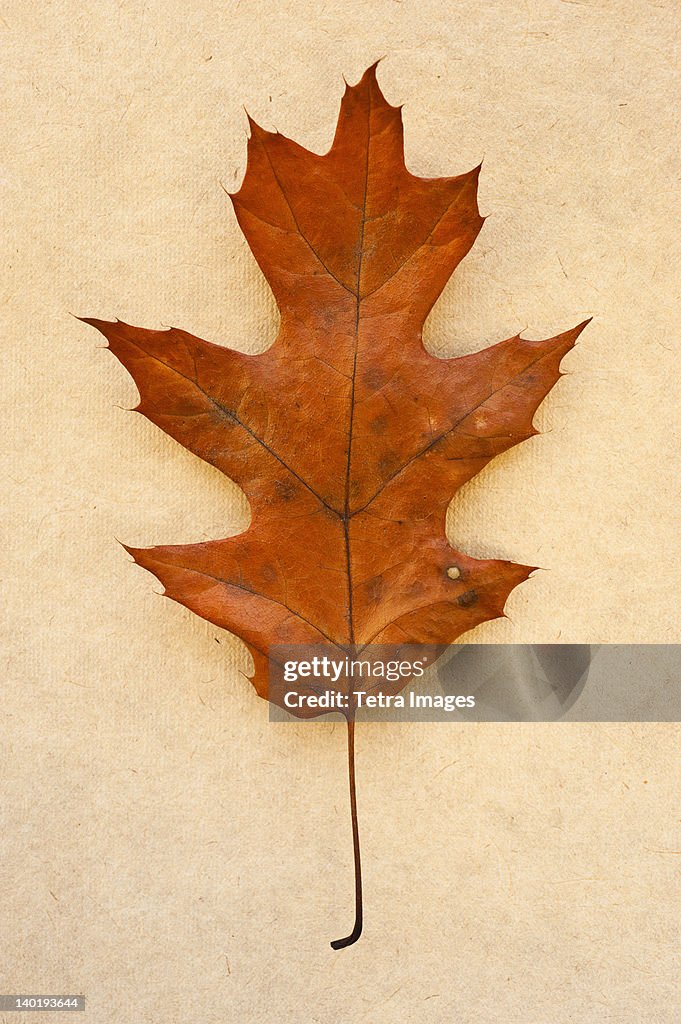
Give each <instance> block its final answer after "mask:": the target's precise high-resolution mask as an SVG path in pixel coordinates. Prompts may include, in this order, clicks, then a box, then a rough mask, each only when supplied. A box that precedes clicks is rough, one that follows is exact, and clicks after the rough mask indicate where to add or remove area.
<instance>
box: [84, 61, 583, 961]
mask: <svg viewBox="0 0 681 1024" xmlns="http://www.w3.org/2000/svg"><path fill="white" fill-rule="evenodd" d="M249 123H250V131H251V134H250V138H249V142H248V163H247V169H246V174H245V177H244V181H243V184H242V186H241V188H240V189H239V191H238V192H237V193H236V194H234V195H232V196H231V200H232V203H233V206H234V210H235V213H236V217H237V220H238V222H239V225H240V226H241V229H242V231H243V233H244V235H245V236H246V238H247V240H248V243H249V245H250V247H251V249H252V251H253V254H254V256H255V258H256V260H257V261H258V264H259V266H260V268H261V269H262V271H263V273H264V275H265V277H266V278H267V280H268V282H269V284H270V286H271V288H272V291H273V292H274V296H275V298H276V301H277V305H278V307H279V311H280V314H281V327H280V330H279V334H278V336H277V339H276V341H275V342H274V344H273V345H272V346H271V348H270V349H269V350H268V351H266V352H265V353H263V354H261V355H256V356H252V355H246V354H244V353H242V352H239V351H235V350H233V349H230V348H227V347H223V346H221V345H214V344H209V343H208V342H205V341H202V340H200V339H199V338H196V337H193V336H192V335H191V334H187V333H186V332H185V331H182V330H177V329H174V328H173V329H170V330H165V331H153V330H145V329H143V328H138V327H131V326H130V325H128V324H125V323H121V322H120V321H115V322H113V323H109V322H105V321H101V320H94V319H87V322H88V323H90V324H92V325H93V326H95V327H96V328H98V329H99V330H100V331H101V332H102V333H103V334H104V335H105V337H106V338H107V340H108V343H109V347H110V348H111V350H112V352H113V353H114V354H115V355H116V356H117V357H118V359H120V361H121V362H122V363H123V365H124V366H125V367H126V368H127V369H128V371H129V372H130V373H131V375H132V376H133V378H134V380H135V382H136V384H137V387H138V389H139V393H140V402H139V405H138V406H137V411H139V412H141V413H142V414H143V415H144V416H146V417H147V418H148V419H150V420H151V421H152V422H153V423H155V424H157V425H158V426H159V427H161V429H162V430H164V431H165V432H166V433H167V434H169V435H170V436H171V437H173V438H175V440H177V441H179V442H180V444H182V445H184V447H185V448H188V449H189V450H190V451H192V452H194V453H195V454H196V455H199V456H200V457H201V458H202V459H204V460H205V461H206V462H209V463H210V464H211V465H213V466H215V467H217V468H218V469H219V470H221V471H222V472H223V473H225V474H226V475H227V476H229V477H231V478H232V479H233V480H235V481H236V482H237V483H238V484H239V485H240V486H241V487H242V488H243V490H244V491H245V493H246V495H247V498H248V501H249V503H250V508H251V514H252V520H251V524H250V526H249V528H248V529H247V530H246V531H245V532H244V533H242V534H240V535H239V536H236V537H230V538H228V539H226V540H216V541H209V542H207V543H200V544H182V545H171V546H169V545H161V546H157V547H152V548H128V550H129V551H130V552H131V554H132V555H133V557H134V558H135V560H136V562H137V563H138V564H139V565H141V566H144V567H145V568H146V569H148V570H150V571H151V572H152V573H154V575H155V576H157V577H158V579H159V580H160V581H161V583H162V584H163V586H164V588H165V592H166V594H167V595H168V596H170V597H171V598H173V599H174V600H176V601H178V602H180V603H181V604H183V605H185V606H186V607H187V608H189V609H191V610H192V611H193V612H195V613H196V614H198V615H200V616H202V617H203V618H205V619H208V620H209V621H210V622H213V623H215V624H216V625H217V626H220V627H222V628H224V629H227V630H230V631H231V632H232V633H235V634H236V635H237V636H239V637H241V639H242V640H243V641H244V642H245V643H246V645H247V647H248V649H249V651H250V652H251V655H252V657H253V662H254V674H253V677H252V683H253V685H254V687H255V689H256V691H257V692H258V694H259V695H260V696H261V697H264V698H266V699H271V700H275V701H280V698H281V694H280V692H276V693H272V692H269V688H268V655H269V653H270V650H271V648H272V647H273V646H274V645H280V644H326V645H332V646H333V647H334V648H340V649H342V650H347V649H357V648H361V647H362V646H364V645H366V644H403V643H422V644H429V645H446V644H450V643H452V641H454V640H455V639H456V638H457V637H459V636H460V635H461V634H462V633H464V632H466V631H467V630H470V629H472V628H473V627H474V626H476V625H478V624H479V623H482V622H485V621H486V620H489V619H493V618H495V617H498V616H500V615H502V614H503V609H504V604H505V601H506V599H507V597H508V595H509V594H510V592H511V591H512V590H513V588H514V587H516V586H517V585H518V584H519V583H521V582H523V581H524V580H526V579H527V577H528V575H529V574H530V572H531V571H532V567H530V566H526V565H518V564H514V563H512V562H508V561H502V560H498V559H485V560H479V559H474V558H470V557H469V556H467V555H466V554H464V553H463V552H460V551H457V550H455V549H454V548H452V547H451V545H450V544H449V542H448V540H447V538H446V536H445V514H446V511H447V506H448V505H449V503H450V501H451V499H452V497H453V495H454V494H455V493H456V491H457V490H458V489H459V488H460V487H461V486H462V485H463V484H465V483H466V481H468V480H470V479H471V477H473V476H474V475H475V474H476V473H478V472H480V470H481V469H482V468H483V467H484V466H485V465H486V464H487V463H488V462H489V461H490V459H492V458H494V456H495V455H499V454H501V453H502V452H505V451H507V450H508V449H509V448H511V447H513V446H514V445H516V444H518V443H519V442H521V441H524V440H526V439H528V438H530V437H532V436H533V435H534V434H535V433H536V431H535V429H534V428H533V426H532V417H533V414H534V412H535V410H536V409H537V407H538V405H539V404H540V402H541V401H542V399H543V398H544V397H545V396H546V394H547V393H548V391H549V390H550V389H551V387H552V386H553V385H554V384H555V382H556V381H557V379H558V377H559V376H560V369H559V367H560V362H561V359H562V357H563V356H564V355H565V353H566V352H568V351H569V349H570V348H572V346H573V345H574V343H575V340H576V338H577V336H578V335H579V333H580V331H581V330H582V329H583V327H584V326H585V324H581V325H580V326H579V327H576V328H574V329H573V330H570V331H566V332H565V333H563V334H559V335H557V336H556V337H553V338H550V339H548V340H545V341H527V340H524V339H522V338H520V337H519V336H515V337H512V338H510V339H508V340H507V341H502V342H500V343H499V344H497V345H493V346H492V347H490V348H487V349H485V350H483V351H480V352H476V353H475V354H473V355H466V356H461V357H458V358H452V359H439V358H435V357H434V356H432V355H430V354H429V353H427V352H426V350H425V348H424V346H423V341H422V330H423V324H424V321H425V318H426V316H427V315H428V313H429V311H430V309H431V308H432V306H433V303H434V302H435V300H436V299H437V297H438V296H439V295H440V293H441V291H442V289H443V287H444V285H445V284H446V283H447V281H448V280H449V278H450V276H451V274H452V272H453V271H454V270H455V268H456V266H457V265H458V263H459V262H460V261H461V260H462V259H463V257H464V256H465V255H466V253H467V252H468V251H469V249H470V248H471V246H472V245H473V243H474V241H475V239H476V237H477V235H478V233H479V231H480V229H481V227H482V224H483V218H482V217H481V216H480V214H479V211H478V206H477V198H476V197H477V182H478V175H479V170H480V169H479V168H475V169H474V170H472V171H469V172H468V173H466V174H461V175H457V176H455V177H448V178H433V179H425V178H418V177H415V176H414V175H413V174H411V173H410V172H409V171H408V170H407V168H406V166H405V163H404V153H403V129H402V116H401V111H400V108H398V107H394V106H391V105H390V104H389V103H388V102H387V101H386V99H385V98H384V96H383V94H382V92H381V90H380V88H379V86H378V83H377V79H376V68H375V66H374V67H372V68H370V69H369V70H368V71H367V72H366V73H365V74H364V76H363V77H362V79H361V81H360V82H359V83H358V85H356V86H353V87H347V88H346V90H345V94H344V96H343V98H342V102H341V109H340V116H339V119H338V125H337V129H336V134H335V138H334V141H333V145H332V147H331V149H330V150H329V152H328V153H326V154H325V155H323V156H319V155H316V154H314V153H310V152H308V151H307V150H305V149H303V148H301V147H300V146H299V145H297V144H296V143H295V142H292V141H291V140H289V139H287V138H285V137H284V136H282V135H280V134H278V133H272V132H267V131H265V130H264V129H263V128H261V127H259V126H258V125H257V124H255V123H254V122H253V121H252V120H250V119H249ZM400 685H402V684H400ZM320 713H323V712H320ZM347 717H348V736H349V751H350V786H351V800H352V810H353V837H354V842H355V867H356V871H357V886H356V904H357V906H356V909H357V920H356V922H355V928H354V929H353V931H352V933H351V935H350V936H348V938H347V939H343V940H339V941H338V942H337V943H334V944H333V945H335V946H336V947H337V948H338V947H340V946H343V945H348V944H350V942H353V941H355V939H356V938H357V937H358V936H359V932H360V931H361V917H362V908H361V881H360V876H359V871H360V865H359V842H358V834H357V827H356V796H355V783H354V756H353V755H354V716H353V714H352V710H351V711H350V712H349V713H348V715H347Z"/></svg>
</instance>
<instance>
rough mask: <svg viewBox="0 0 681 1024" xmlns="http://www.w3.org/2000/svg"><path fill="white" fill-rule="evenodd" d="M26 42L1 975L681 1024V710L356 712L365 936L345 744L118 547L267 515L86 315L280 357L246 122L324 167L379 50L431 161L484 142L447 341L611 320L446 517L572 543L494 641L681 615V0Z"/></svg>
mask: <svg viewBox="0 0 681 1024" xmlns="http://www.w3.org/2000/svg"><path fill="white" fill-rule="evenodd" d="M0 33H1V37H2V51H1V53H2V56H1V57H0V62H1V64H2V74H3V79H4V81H3V88H2V90H1V91H0V103H2V106H3V108H4V116H3V118H2V122H1V125H0V142H1V146H0V158H1V162H2V172H1V174H0V182H1V185H2V202H3V219H4V231H3V235H2V242H1V244H2V246H3V249H4V259H3V268H4V272H3V276H2V314H3V331H2V339H3V340H2V344H3V346H4V348H5V360H4V373H3V388H2V402H3V406H4V408H3V418H2V422H3V428H4V429H3V441H2V446H1V448H2V459H3V480H4V483H5V495H6V497H5V500H4V502H3V507H2V520H3V528H4V529H3V538H4V539H3V545H2V552H1V554H0V560H1V562H2V580H3V586H4V595H3V602H2V618H1V621H0V641H1V644H2V648H1V649H2V654H3V665H4V673H3V676H4V678H3V683H4V689H3V695H4V696H3V730H4V732H5V737H4V742H3V757H2V782H1V784H0V787H1V788H0V792H1V800H0V804H1V806H2V818H3V823H2V832H1V835H2V856H1V857H0V874H1V877H2V892H3V899H2V911H1V914H2V933H3V950H2V957H0V991H2V992H4V993H12V992H36V991H39V992H43V993H49V992H53V993H63V992H73V993H82V994H84V995H85V997H86V1007H87V1008H86V1010H85V1015H84V1019H86V1020H88V1021H91V1022H92V1024H158V1022H161V1021H162V1022H163V1024H185V1022H187V1021H191V1022H192V1024H245V1022H249V1024H250V1022H253V1024H272V1022H274V1021H276V1022H277V1024H299V1022H301V1021H306V1022H311V1024H312V1022H315V1024H336V1022H338V1021H343V1022H346V1024H397V1022H399V1024H402V1022H404V1024H421V1022H424V1024H425V1022H428V1024H451V1022H454V1021H456V1022H460V1024H605V1022H607V1024H640V1022H642V1021H646V1022H650V1024H675V1022H676V1021H678V1019H679V1016H680V1015H681V996H680V993H679V986H678V968H677V965H676V964H675V955H676V952H677V950H678V940H679V912H678V911H679V878H678V869H679V850H680V849H681V839H680V838H679V834H678V821H679V808H678V796H679V786H678V744H679V737H680V730H679V726H678V725H675V724H673V723H667V724H654V723H628V724H621V725H620V724H616V723H558V724H556V723H538V722H537V723H508V724H498V723H479V724H432V723H423V724H414V723H405V724H396V723H392V724H390V723H388V724H385V725H374V726H367V727H366V728H365V729H361V728H359V727H358V729H357V757H358V764H357V773H358V785H359V814H360V825H361V830H362V841H363V851H364V873H365V915H366V921H365V932H364V935H363V937H362V939H361V940H360V942H359V943H357V944H356V945H354V946H352V947H350V948H348V949H346V950H343V951H340V952H334V951H333V950H331V949H330V947H329V940H330V939H332V938H335V937H336V936H338V935H342V934H345V933H346V930H347V929H348V928H349V927H350V925H351V914H352V864H351V848H350V831H349V821H348V807H347V780H346V777H345V735H344V730H343V729H342V728H341V726H340V725H331V724H318V725H302V724H301V725H299V726H296V725H293V726H286V727H285V728H284V727H281V726H277V725H276V724H273V723H270V722H269V721H268V713H267V707H266V705H265V704H264V703H263V702H262V701H260V700H259V699H258V698H257V697H256V696H255V694H254V693H253V692H252V690H251V688H250V687H249V685H248V683H247V682H246V681H245V680H244V678H243V676H242V675H240V672H239V670H240V669H241V670H247V669H248V666H249V659H248V656H247V654H246V653H245V651H244V649H243V648H242V646H241V645H240V644H239V643H238V642H237V641H236V640H235V639H234V638H232V637H231V636H229V635H228V634H226V633H224V632H221V631H220V630H218V629H215V628H213V627H211V626H209V625H208V624H207V623H206V622H204V621H203V620H201V619H199V618H196V617H194V616H192V615H191V614H190V613H189V612H187V611H186V610H184V609H183V608H181V607H180V606H179V605H176V604H174V603H173V602H171V601H167V600H161V599H160V598H159V596H158V590H159V586H158V584H157V583H156V582H155V581H154V579H153V578H152V577H151V576H150V575H148V574H147V573H145V572H144V571H143V570H141V569H140V568H138V567H137V566H135V565H134V564H133V563H132V562H131V561H130V559H129V557H128V556H127V555H126V553H125V551H124V550H123V549H122V548H121V547H120V546H119V545H118V544H117V542H116V538H119V539H120V540H122V541H125V542H126V543H128V544H131V545H140V546H142V545H152V544H156V543H164V544H172V543H180V542H196V541H201V540H207V539H210V538H218V537H224V536H229V535H230V534H233V533H237V532H239V531H240V530H243V529H244V528H245V527H246V525H247V523H248V515H249V513H248V507H247V504H246V502H245V499H244V497H243V495H242V493H241V492H240V491H239V489H238V488H237V487H236V485H234V484H233V483H231V482H230V481H228V480H226V479H225V478H224V477H222V476H221V475H220V474H219V473H218V472H217V471H216V470H214V469H212V468H211V467H209V466H207V465H206V464H204V463H202V462H201V461H199V460H198V459H197V458H195V457H193V456H192V455H190V454H189V453H188V452H186V451H184V450H183V449H181V448H180V447H179V446H178V445H177V444H175V443H174V442H173V441H171V440H170V439H169V438H167V437H165V436H164V435H163V434H162V433H161V432H160V431H158V430H157V429H155V428H154V427H153V426H152V425H151V424H149V423H148V422H146V421H145V420H144V419H143V418H142V417H140V416H135V415H132V414H130V413H128V412H126V411H124V410H125V409H127V408H129V407H131V406H132V405H134V404H135V401H136V393H135V388H134V386H133V384H132V382H131V381H130V379H129V378H128V376H127V375H126V373H125V372H124V370H123V369H122V368H121V367H120V365H118V364H117V363H116V361H115V360H114V359H113V358H112V356H111V355H110V354H109V353H107V352H106V351H104V350H102V348H101V347H100V346H101V339H99V338H98V336H96V335H95V333H94V332H93V331H92V330H91V328H89V327H87V326H85V325H84V324H82V323H80V322H79V321H78V320H77V319H74V316H71V315H69V314H75V315H76V316H97V317H101V318H105V319H113V318H115V317H119V318H121V319H123V320H126V321H128V322H130V323H133V324H137V325H140V326H145V327H152V328H153V327H162V326H164V325H173V326H178V327H182V328H184V329H186V330H188V331H190V332H192V333H193V334H196V335H198V336H199V337H202V338H205V339H207V340H210V341H214V342H216V343H221V344H227V345H231V346H234V347H237V348H241V349H243V350H245V351H248V352H253V353H255V352H259V351H262V350H264V349H265V348H266V347H267V346H268V345H269V344H270V343H271V342H272V340H273V338H274V336H275V334H276V329H277V312H276V309H275V307H274V303H273V300H272V297H271V294H270V292H269V289H268V287H267V286H266V284H265V282H264V280H263V278H262V275H261V273H260V271H259V270H258V267H257V265H256V264H255V261H254V259H253V257H252V256H251V254H250V252H249V250H248V248H247V245H246V243H245V241H244V239H243V237H242V235H241V234H240V231H239V229H238V226H237V224H236V221H235V218H234V215H233V213H232V210H231V208H230V205H229V202H228V200H227V197H226V196H225V194H224V191H223V187H222V186H224V188H226V189H233V188H235V187H236V186H238V183H239V181H240V180H241V177H242V174H243V171H244V166H245V157H246V118H245V114H244V109H243V108H244V106H245V107H246V108H247V109H248V110H249V112H251V113H252V115H253V116H254V117H255V119H256V120H258V121H259V122H260V123H262V124H263V125H264V126H265V127H267V128H270V129H274V128H277V129H279V130H280V131H281V132H283V133H285V134H286V135H288V136H291V137H293V138H295V139H296V140H297V141H299V142H300V143H302V144H303V145H305V146H306V147H308V148H311V149H313V150H315V151H317V152H323V151H324V150H326V149H327V148H328V146H329V145H330V142H331V138H332V134H333V129H334V125H335V120H336V116H337V113H338V106H339V102H340V96H341V94H342V90H343V77H342V76H343V75H345V77H346V78H347V79H348V81H351V82H355V81H357V79H358V78H359V77H360V75H361V73H362V72H363V71H364V69H365V68H366V67H367V66H368V65H369V64H370V63H372V62H373V61H374V60H375V59H376V58H378V57H380V56H382V55H383V56H384V60H383V61H382V62H381V64H380V66H379V70H378V76H379V81H380V84H381V87H382V89H383V91H384V92H385V95H386V97H387V98H388V100H389V101H390V102H391V103H395V104H398V103H403V104H404V121H405V139H406V157H407V164H408V166H409V168H410V169H411V170H412V171H413V172H414V173H416V174H420V175H428V176H436V175H444V174H457V173H461V172H463V171H466V170H469V169H470V168H471V167H474V166H475V165H476V164H477V163H479V161H480V160H481V159H483V158H484V160H483V167H482V173H481V178H480V207H481V211H482V213H483V214H485V215H489V217H488V219H487V221H486V223H485V225H484V228H483V230H482V233H481V235H480V238H479V239H478V241H477V243H476V244H475V246H474V248H473V250H472V251H471V253H470V255H469V256H468V257H467V258H466V259H465V260H464V262H463V263H462V265H461V267H460V268H459V270H458V271H457V273H456V275H455V277H454V279H453V280H452V281H451V282H450V284H449V285H448V286H447V287H446V289H445V291H444V293H443V295H442V297H441V299H440V300H439V301H438V303H437V305H436V307H435V309H434V310H433V313H432V314H431V316H430V318H429V321H428V324H427V331H426V339H425V340H426V344H427V346H428V347H429V349H430V350H431V351H433V352H435V353H436V354H439V355H455V354H459V353H465V352H472V351H475V350H477V349H478V348H481V347H483V346H486V345H488V344H490V343H492V342H495V341H498V340H501V339H502V338H508V337H510V336H511V335H513V334H514V333H515V332H517V331H524V332H526V335H527V336H528V337H531V338H539V337H548V336H549V335H552V334H555V333H557V332H558V331H562V330H565V329H567V328H568V327H571V326H573V325H575V324H577V323H579V322H580V321H582V320H584V319H585V318H587V317H589V316H592V317H593V321H592V323H591V324H590V325H589V327H588V328H587V329H586V330H585V331H584V333H583V335H582V337H581V338H580V342H579V344H578V346H577V348H576V349H575V350H574V351H573V352H572V353H570V354H569V356H567V357H566V359H565V362H564V368H565V369H566V371H568V373H567V375H566V376H565V377H564V378H563V379H562V380H561V381H560V382H559V383H558V385H557V386H556V388H555V389H554V391H553V392H552V393H551V395H550V396H549V398H548V399H547V401H546V402H545V403H544V405H543V406H542V408H541V410H540V413H539V415H538V417H537V425H538V426H539V427H540V428H541V430H542V431H543V433H542V435H541V436H539V437H536V438H534V439H532V440H531V441H529V442H527V443H525V444H523V445H521V446H519V447H518V448H517V449H514V450H513V451H511V452H509V453H507V454H506V455H504V456H502V457H500V458H499V459H496V460H495V461H494V462H493V463H492V464H491V465H490V466H489V467H487V468H486V469H485V470H484V471H483V472H482V473H481V474H480V475H479V476H478V477H477V478H476V479H475V480H474V481H472V482H471V483H470V484H468V485H466V487H465V489H464V490H463V491H462V492H461V494H460V496H458V497H457V500H456V501H455V502H454V503H453V505H452V507H451V510H450V518H449V524H448V527H449V535H450V538H451V540H452V542H453V543H454V544H456V545H457V546H458V547H460V548H461V549H462V550H464V551H466V552H468V553H469V554H471V555H473V556H475V557H500V558H509V559H512V560H517V561H519V562H523V563H527V564H532V565H541V566H543V567H545V569H546V571H544V572H541V573H537V574H535V575H534V576H533V577H532V579H531V580H529V581H528V582H527V583H525V584H523V585H522V586H521V587H520V588H518V590H517V591H516V592H515V593H514V594H513V596H512V598H511V600H510V602H509V604H508V607H507V612H508V618H506V619H500V620H497V621H495V622H493V623H490V624H487V625H486V626H484V627H480V628H478V629H477V630H475V631H474V632H473V633H471V634H469V635H467V636H466V637H465V638H463V639H464V640H465V642H471V643H488V642H505V643H543V644H544V643H565V644H567V643H572V644H608V643H659V644H663V643H675V642H677V641H679V639H680V635H679V634H680V628H679V627H680V624H681V615H680V612H679V603H680V599H681V582H680V570H681V540H680V538H681V530H680V527H681V521H680V519H681V516H680V513H679V509H681V474H679V472H678V449H679V438H680V436H681V431H680V429H679V427H680V423H679V401H678V373H679V371H678V368H679V355H680V347H681V343H680V341H679V332H680V328H679V324H680V323H681V300H680V299H679V295H680V294H681V290H680V289H679V266H680V259H681V253H680V252H679V237H680V232H679V224H680V223H681V189H680V188H679V184H678V164H679V137H680V134H679V110H681V79H680V75H679V66H680V62H681V30H680V22H679V7H678V5H677V4H674V3H672V2H668V3H663V2H660V3H653V2H648V0H641V2H638V3H629V2H626V0H599V2H597V0H546V2H541V3H539V2H533V0H524V2H520V0H509V2H506V0H490V2H486V3H481V2H475V3H474V2H471V0H462V2H444V0H402V2H399V0H367V2H359V0H348V2H346V3H343V4H339V3H334V4H331V3H326V2H318V3H314V4H312V3H305V2H302V0H285V2H282V3H276V4H274V3H264V2H262V0H239V2H223V3H217V2H214V0H193V2H192V3H190V4H178V3H175V2H172V0H171V2H164V3H161V2H160V0H149V2H144V3H142V2H138V0H129V2H110V0H98V2H97V3H92V2H85V3H76V2H75V0H61V2H49V3H44V4H41V5H38V7H36V6H35V5H34V4H29V3H28V2H26V0H16V2H14V3H12V4H6V5H4V7H3V10H2V12H1V15H0ZM7 1019H8V1021H9V1020H12V1021H16V1020H17V1019H18V1018H17V1016H16V1014H12V1015H11V1017H10V1016H9V1015H8V1016H7ZM55 1019H56V1020H61V1019H65V1015H61V1016H60V1015H57V1017H56V1018H55ZM79 1019H80V1018H79ZM1 1020H4V1017H3V1016H2V1015H0V1021H1Z"/></svg>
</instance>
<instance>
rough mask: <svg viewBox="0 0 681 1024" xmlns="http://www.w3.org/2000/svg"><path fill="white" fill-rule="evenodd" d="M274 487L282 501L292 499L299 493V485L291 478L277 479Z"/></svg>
mask: <svg viewBox="0 0 681 1024" xmlns="http://www.w3.org/2000/svg"><path fill="white" fill-rule="evenodd" d="M274 489H275V490H276V492H277V497H278V498H281V500H282V501H292V500H293V498H295V496H296V494H297V493H298V487H297V486H296V484H294V483H292V482H291V481H290V480H275V481H274Z"/></svg>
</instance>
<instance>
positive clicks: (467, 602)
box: [456, 590, 478, 608]
mask: <svg viewBox="0 0 681 1024" xmlns="http://www.w3.org/2000/svg"><path fill="white" fill-rule="evenodd" d="M477 600H478V592H477V590H467V591H466V593H465V594H462V595H461V597H457V599H456V603H457V604H458V606H459V608H470V607H471V605H474V604H475V603H476V602H477Z"/></svg>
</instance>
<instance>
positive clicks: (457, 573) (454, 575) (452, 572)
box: [447, 565, 461, 580]
mask: <svg viewBox="0 0 681 1024" xmlns="http://www.w3.org/2000/svg"><path fill="white" fill-rule="evenodd" d="M447 575H448V576H449V578H450V580H458V579H461V569H459V567H458V565H450V567H449V568H448V569H447Z"/></svg>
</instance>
